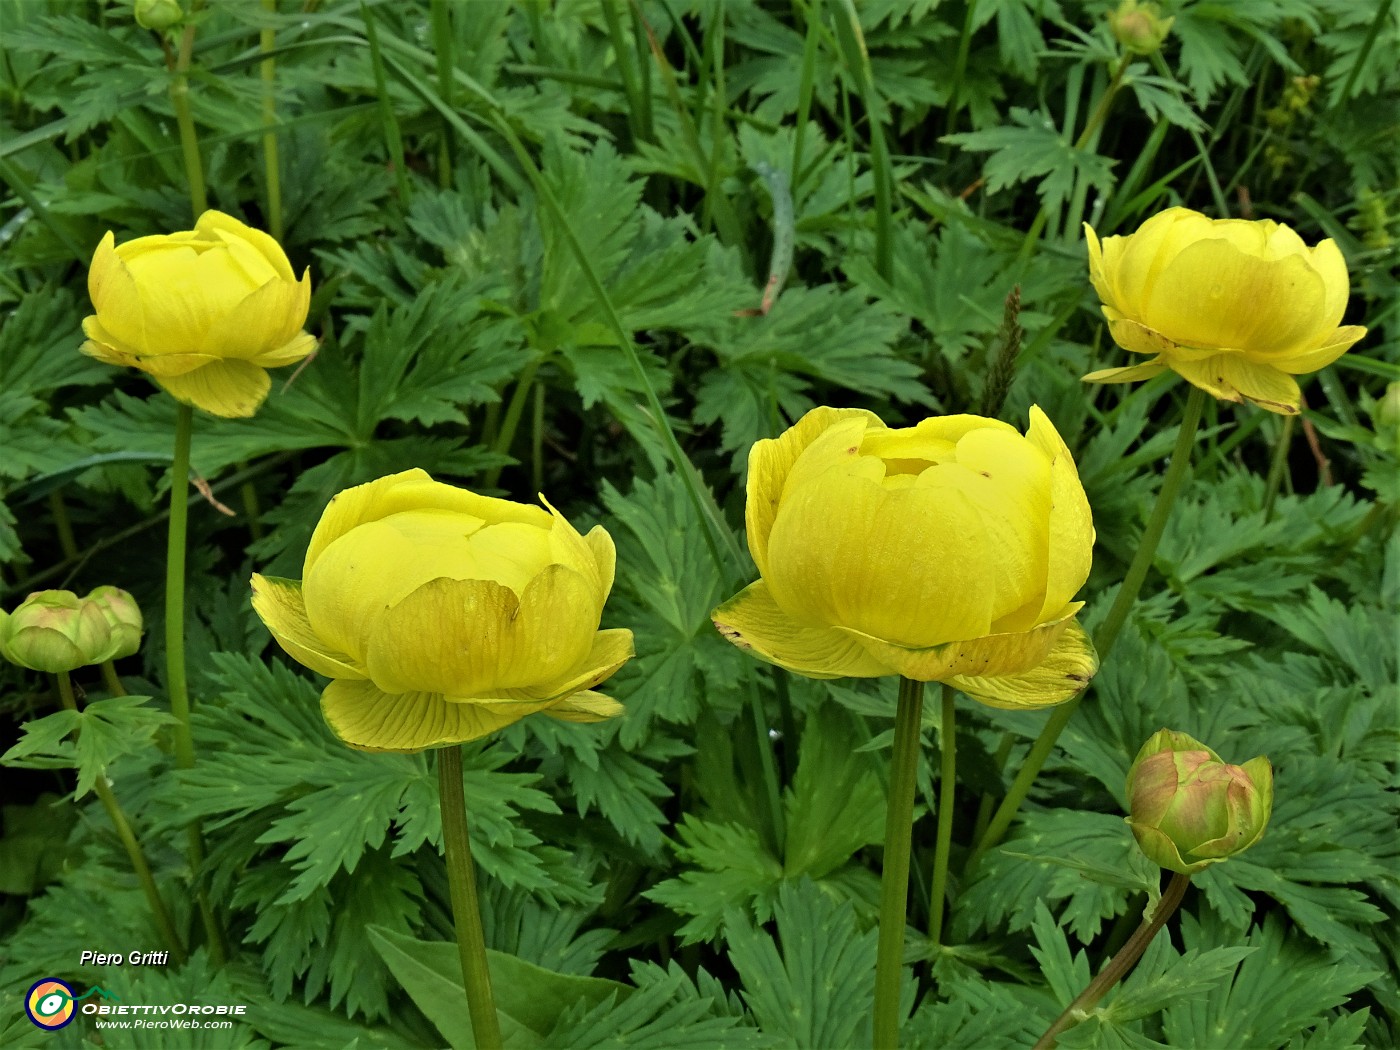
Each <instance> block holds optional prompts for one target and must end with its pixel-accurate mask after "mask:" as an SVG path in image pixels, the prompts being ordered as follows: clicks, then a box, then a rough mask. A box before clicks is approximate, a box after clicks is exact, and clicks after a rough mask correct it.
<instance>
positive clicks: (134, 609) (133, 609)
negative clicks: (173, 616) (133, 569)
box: [83, 586, 144, 660]
mask: <svg viewBox="0 0 1400 1050" xmlns="http://www.w3.org/2000/svg"><path fill="white" fill-rule="evenodd" d="M83 600H84V601H88V602H91V603H92V604H94V605H96V606H97V607H98V608H99V609H101V610H102V615H103V617H104V618H105V619H106V621H107V626H108V628H109V629H110V630H111V632H112V644H113V646H114V647H115V651H114V652H113V653H112V655H111V657H109V659H112V660H118V659H121V658H122V657H123V656H134V655H135V654H136V651H137V650H138V649H140V648H141V630H142V627H143V624H144V621H143V620H142V619H141V609H140V607H139V606H138V605H137V604H136V599H135V598H133V597H132V596H131V595H129V594H127V592H126V591H124V590H122V589H121V588H120V587H110V586H102V587H94V588H93V589H92V591H91V592H90V593H89V594H88V596H87V597H86V598H85V599H83Z"/></svg>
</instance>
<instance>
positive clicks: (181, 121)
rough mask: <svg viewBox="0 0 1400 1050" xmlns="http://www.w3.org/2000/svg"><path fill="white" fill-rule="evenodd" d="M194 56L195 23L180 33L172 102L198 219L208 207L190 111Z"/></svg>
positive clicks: (202, 168) (195, 213) (187, 179)
mask: <svg viewBox="0 0 1400 1050" xmlns="http://www.w3.org/2000/svg"><path fill="white" fill-rule="evenodd" d="M193 53H194V23H193V22H190V23H187V24H186V26H185V30H184V32H183V33H181V34H180V53H179V57H178V58H177V59H176V61H175V79H174V81H173V82H172V83H171V85H170V103H171V105H173V106H174V107H175V123H176V125H177V126H178V127H179V129H180V151H181V153H183V154H184V158H185V179H186V181H188V182H189V184H190V205H191V207H193V208H194V217H195V218H196V219H198V218H199V217H200V216H201V215H203V214H204V212H205V211H206V210H207V209H208V207H209V197H208V195H207V193H206V192H205V189H204V164H203V162H202V161H201V160H200V159H199V136H198V134H197V133H196V132H195V129H194V116H193V114H191V112H190V78H189V71H190V56H191V55H192V54H193Z"/></svg>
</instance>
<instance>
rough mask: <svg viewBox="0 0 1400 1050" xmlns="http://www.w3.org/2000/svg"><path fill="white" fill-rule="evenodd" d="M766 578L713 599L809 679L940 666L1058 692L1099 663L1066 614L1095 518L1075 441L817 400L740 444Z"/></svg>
mask: <svg viewBox="0 0 1400 1050" xmlns="http://www.w3.org/2000/svg"><path fill="white" fill-rule="evenodd" d="M747 524H748V538H749V550H750V551H751V552H752V554H753V558H754V562H755V563H756V564H757V566H758V571H759V574H760V576H761V577H762V579H760V580H759V581H758V582H757V583H754V584H752V585H750V586H749V587H747V588H745V589H744V590H743V591H741V592H740V593H739V594H737V595H736V596H735V597H733V598H731V599H730V600H729V601H728V602H726V603H725V604H723V605H721V606H720V607H719V608H718V609H716V610H715V611H714V613H713V619H714V622H715V626H716V627H718V628H719V630H720V632H721V633H722V634H723V635H724V636H725V637H726V638H728V639H729V640H730V641H732V642H733V643H734V644H736V645H738V646H739V647H741V648H743V649H747V650H749V651H751V652H752V653H753V654H754V655H755V656H757V657H759V658H761V659H764V660H767V661H769V662H770V663H775V664H777V665H779V666H780V667H786V668H788V669H789V670H791V671H796V672H797V673H799V674H803V675H807V676H808V677H811V678H836V677H841V676H853V677H863V678H869V677H876V676H880V675H895V674H898V675H903V676H905V677H906V678H913V679H919V680H921V681H947V682H951V683H952V684H953V685H955V686H956V687H957V688H958V689H961V690H962V691H963V692H965V693H967V694H968V695H970V696H972V697H974V698H975V699H977V700H981V701H982V702H983V703H987V704H991V705H993V706H996V707H1043V706H1046V705H1049V704H1056V703H1059V702H1061V701H1063V700H1066V699H1068V698H1069V697H1070V696H1072V695H1074V694H1075V693H1076V692H1078V691H1079V690H1080V689H1082V688H1083V687H1084V685H1085V683H1086V682H1087V681H1088V680H1089V679H1090V678H1091V677H1092V676H1093V674H1094V671H1095V670H1096V669H1097V666H1098V661H1097V658H1096V657H1095V655H1094V650H1093V646H1092V645H1091V644H1090V642H1089V640H1088V638H1087V637H1086V635H1085V634H1084V631H1083V630H1082V629H1081V628H1080V627H1079V625H1078V624H1077V623H1076V622H1075V621H1074V615H1075V613H1077V612H1078V611H1079V609H1080V607H1081V606H1082V605H1083V603H1082V602H1076V601H1073V600H1072V599H1073V598H1074V595H1075V593H1076V592H1078V590H1079V588H1080V587H1082V586H1083V585H1084V581H1085V579H1086V578H1087V577H1088V575H1089V562H1090V558H1091V554H1092V548H1093V545H1094V526H1093V521H1092V519H1091V517H1090V513H1089V504H1088V501H1087V500H1086V499H1085V498H1084V489H1083V487H1082V486H1081V485H1080V482H1079V475H1078V473H1077V472H1076V470H1075V467H1074V460H1073V459H1072V458H1071V456H1070V453H1069V449H1067V448H1066V447H1065V444H1064V442H1063V441H1061V440H1060V435H1059V434H1058V433H1057V432H1056V431H1055V427H1054V425H1053V424H1051V422H1050V420H1049V419H1047V418H1046V416H1045V414H1044V413H1043V412H1041V411H1040V409H1039V408H1032V409H1031V424H1030V431H1029V433H1028V435H1027V436H1025V437H1022V436H1021V434H1020V433H1018V432H1017V431H1016V429H1015V428H1014V427H1011V426H1008V425H1007V424H1005V423H1001V422H998V421H997V420H995V419H983V418H982V417H980V416H943V417H935V418H931V419H925V420H924V421H923V422H921V423H919V424H918V425H917V426H913V427H908V428H906V429H902V430H892V429H890V428H888V427H886V426H885V424H884V423H882V422H881V421H880V420H879V419H878V418H877V417H876V416H875V415H873V414H872V413H870V412H865V411H862V410H860V409H835V408H817V409H813V410H812V411H811V412H808V413H807V414H806V415H805V416H803V417H802V419H800V420H799V421H798V422H797V423H796V425H794V426H793V427H792V428H790V429H789V430H788V431H787V432H786V433H784V434H783V435H782V436H780V437H778V438H776V439H773V440H766V441H759V442H757V443H756V444H755V445H754V447H753V450H752V451H751V452H750V454H749V478H748V509H747Z"/></svg>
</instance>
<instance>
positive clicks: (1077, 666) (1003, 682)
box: [948, 621, 1099, 709]
mask: <svg viewBox="0 0 1400 1050" xmlns="http://www.w3.org/2000/svg"><path fill="white" fill-rule="evenodd" d="M1098 669H1099V658H1098V654H1097V653H1096V652H1094V644H1093V643H1092V642H1091V641H1089V636H1088V635H1087V634H1085V633H1084V629H1083V628H1082V627H1080V626H1079V624H1078V623H1077V622H1075V621H1070V622H1069V623H1068V624H1067V625H1066V626H1065V629H1064V632H1063V633H1062V634H1061V635H1060V636H1059V638H1058V640H1057V641H1056V642H1055V647H1054V648H1053V649H1052V650H1051V651H1050V654H1049V655H1048V656H1046V658H1045V659H1044V660H1043V661H1042V662H1041V663H1039V664H1037V665H1036V666H1035V667H1033V668H1031V669H1030V670H1029V671H1021V672H1019V673H1017V674H1009V675H1000V676H996V677H988V676H972V675H955V676H953V677H952V678H949V679H948V682H949V684H950V685H953V686H955V687H956V688H958V689H960V690H962V691H963V692H964V693H966V694H967V695H968V696H970V697H972V699H974V700H977V701H980V702H981V703H984V704H987V705H989V706H991V707H1003V708H1009V709H1018V708H1035V707H1049V706H1051V705H1053V704H1059V703H1063V702H1064V701H1066V700H1068V699H1069V698H1070V697H1072V696H1074V694H1075V693H1078V692H1079V691H1081V690H1082V689H1083V688H1084V687H1085V686H1087V685H1088V684H1089V680H1090V679H1092V678H1093V677H1094V675H1095V673H1096V672H1097V671H1098Z"/></svg>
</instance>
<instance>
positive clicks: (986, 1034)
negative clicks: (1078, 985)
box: [901, 975, 1056, 1050]
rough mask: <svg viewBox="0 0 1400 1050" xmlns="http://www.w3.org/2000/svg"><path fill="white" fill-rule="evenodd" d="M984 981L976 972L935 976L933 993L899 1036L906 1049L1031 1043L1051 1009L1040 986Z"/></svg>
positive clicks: (982, 1048)
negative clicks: (1032, 997)
mask: <svg viewBox="0 0 1400 1050" xmlns="http://www.w3.org/2000/svg"><path fill="white" fill-rule="evenodd" d="M1036 991H1039V992H1040V994H1039V995H1038V996H1037V999H1036V1001H1034V1002H1028V999H1029V998H1030V995H1031V993H1032V989H1030V988H1026V987H1023V986H1016V985H1009V984H1002V983H998V982H993V981H987V980H985V979H983V978H982V977H980V976H977V975H966V976H963V977H961V978H959V979H956V980H944V979H942V978H940V980H939V983H938V993H939V994H938V996H937V997H936V998H935V997H932V996H928V997H926V998H925V999H924V1001H923V1002H922V1003H921V1004H920V1005H919V1009H918V1010H917V1011H915V1013H914V1016H913V1017H912V1018H910V1020H909V1023H908V1024H907V1025H905V1027H904V1031H903V1032H902V1033H901V1036H902V1038H903V1040H904V1041H905V1042H907V1044H908V1045H909V1047H910V1050H988V1048H990V1047H994V1046H1008V1047H1009V1046H1031V1045H1033V1044H1034V1043H1035V1041H1036V1039H1037V1038H1038V1037H1039V1036H1040V1033H1041V1032H1043V1031H1044V1030H1045V1029H1046V1027H1048V1025H1049V1024H1050V1021H1051V1020H1052V1019H1053V1017H1054V1016H1055V1013H1056V1011H1055V1010H1053V1009H1052V1006H1053V1000H1052V999H1051V998H1050V996H1049V995H1048V994H1045V993H1044V992H1043V991H1041V990H1036Z"/></svg>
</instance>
